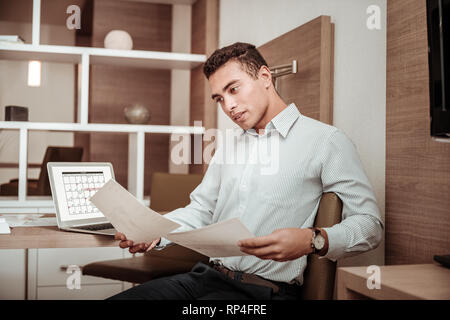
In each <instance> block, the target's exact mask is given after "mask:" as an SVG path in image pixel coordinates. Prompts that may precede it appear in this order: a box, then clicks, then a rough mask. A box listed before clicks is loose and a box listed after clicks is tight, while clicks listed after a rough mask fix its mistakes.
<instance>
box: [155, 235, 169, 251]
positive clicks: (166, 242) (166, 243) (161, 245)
mask: <svg viewBox="0 0 450 320" xmlns="http://www.w3.org/2000/svg"><path fill="white" fill-rule="evenodd" d="M172 244H173V242H172V241H170V240H167V239H166V238H161V241H160V242H159V244H158V245H156V246H155V247H154V248H153V249H156V250H162V249H164V248H165V247H167V246H170V245H172Z"/></svg>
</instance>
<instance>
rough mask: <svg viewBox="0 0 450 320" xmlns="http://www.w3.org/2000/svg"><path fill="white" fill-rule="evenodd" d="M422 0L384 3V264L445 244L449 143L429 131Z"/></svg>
mask: <svg viewBox="0 0 450 320" xmlns="http://www.w3.org/2000/svg"><path fill="white" fill-rule="evenodd" d="M427 50H428V42H427V25H426V0H413V1H411V0H407V1H406V0H397V1H388V3H387V92H386V93H387V103H386V108H387V110H386V148H387V149H386V243H385V244H386V264H416V263H431V262H432V261H433V260H432V259H433V255H435V254H448V253H449V248H450V197H449V195H450V161H449V159H450V144H448V143H439V142H435V141H433V140H432V139H431V137H430V118H429V113H430V111H429V108H430V104H429V89H428V82H429V76H428V51H427Z"/></svg>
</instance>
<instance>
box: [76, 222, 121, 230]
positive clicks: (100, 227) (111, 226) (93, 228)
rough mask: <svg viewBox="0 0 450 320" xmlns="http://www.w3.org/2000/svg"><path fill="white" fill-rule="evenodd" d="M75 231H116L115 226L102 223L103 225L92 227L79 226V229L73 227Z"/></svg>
mask: <svg viewBox="0 0 450 320" xmlns="http://www.w3.org/2000/svg"><path fill="white" fill-rule="evenodd" d="M72 228H74V229H81V230H89V231H98V230H105V229H114V226H113V225H112V224H111V223H102V224H95V225H90V226H79V227H72Z"/></svg>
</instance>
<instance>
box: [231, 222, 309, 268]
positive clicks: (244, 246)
mask: <svg viewBox="0 0 450 320" xmlns="http://www.w3.org/2000/svg"><path fill="white" fill-rule="evenodd" d="M312 236H313V231H312V230H311V229H300V228H286V229H278V230H275V231H274V232H272V233H271V234H269V235H267V236H262V237H256V238H250V239H244V240H240V241H239V242H238V246H240V247H241V251H242V252H245V253H248V254H250V255H254V256H256V257H258V258H260V259H272V260H275V261H280V262H282V261H289V260H294V259H297V258H300V257H302V256H304V255H307V254H310V253H312V252H313V251H314V249H313V248H311V239H312Z"/></svg>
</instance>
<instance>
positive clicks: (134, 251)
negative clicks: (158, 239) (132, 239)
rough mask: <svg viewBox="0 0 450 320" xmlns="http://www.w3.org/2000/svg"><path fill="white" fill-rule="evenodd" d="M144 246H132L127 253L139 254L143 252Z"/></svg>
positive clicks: (141, 244)
mask: <svg viewBox="0 0 450 320" xmlns="http://www.w3.org/2000/svg"><path fill="white" fill-rule="evenodd" d="M144 246H145V244H144V243H139V244H137V245H135V246H132V247H131V248H130V249H129V250H128V251H130V253H136V252H140V251H141V250H143V247H144Z"/></svg>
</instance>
